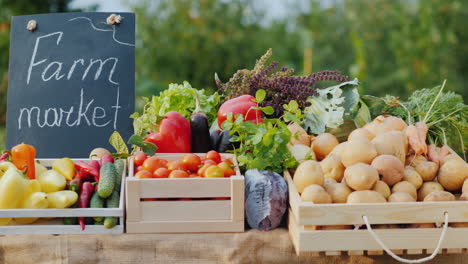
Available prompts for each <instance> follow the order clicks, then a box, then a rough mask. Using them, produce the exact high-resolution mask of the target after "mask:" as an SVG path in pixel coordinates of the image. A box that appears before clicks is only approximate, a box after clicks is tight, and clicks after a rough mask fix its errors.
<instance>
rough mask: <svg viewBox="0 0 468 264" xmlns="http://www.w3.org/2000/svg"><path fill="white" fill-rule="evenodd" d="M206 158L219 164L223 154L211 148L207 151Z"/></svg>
mask: <svg viewBox="0 0 468 264" xmlns="http://www.w3.org/2000/svg"><path fill="white" fill-rule="evenodd" d="M205 159H207V160H212V161H214V162H216V164H218V163H220V162H221V155H219V153H218V152H216V151H214V150H210V151H208V152H207V153H206V156H205Z"/></svg>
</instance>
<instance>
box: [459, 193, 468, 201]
mask: <svg viewBox="0 0 468 264" xmlns="http://www.w3.org/2000/svg"><path fill="white" fill-rule="evenodd" d="M458 200H460V201H468V192H464V193H462V194H461V195H460V197H458Z"/></svg>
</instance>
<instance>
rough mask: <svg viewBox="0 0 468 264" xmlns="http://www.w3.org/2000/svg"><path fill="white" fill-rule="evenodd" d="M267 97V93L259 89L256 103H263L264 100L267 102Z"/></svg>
mask: <svg viewBox="0 0 468 264" xmlns="http://www.w3.org/2000/svg"><path fill="white" fill-rule="evenodd" d="M265 97H266V92H265V90H263V89H259V90H258V91H257V92H256V93H255V101H256V102H257V103H261V102H263V100H265Z"/></svg>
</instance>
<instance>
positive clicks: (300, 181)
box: [293, 160, 323, 193]
mask: <svg viewBox="0 0 468 264" xmlns="http://www.w3.org/2000/svg"><path fill="white" fill-rule="evenodd" d="M293 181H294V184H295V185H296V188H297V191H298V192H299V193H302V191H303V190H304V189H305V188H306V187H307V186H309V185H312V184H318V185H323V173H322V167H320V164H319V163H318V162H317V161H315V160H307V161H304V162H302V163H301V164H299V166H298V167H297V169H296V172H295V173H294V178H293Z"/></svg>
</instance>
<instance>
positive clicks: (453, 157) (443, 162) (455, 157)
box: [440, 154, 464, 166]
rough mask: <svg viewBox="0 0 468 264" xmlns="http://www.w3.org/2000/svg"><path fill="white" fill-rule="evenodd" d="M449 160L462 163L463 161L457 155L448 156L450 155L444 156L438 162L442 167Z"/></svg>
mask: <svg viewBox="0 0 468 264" xmlns="http://www.w3.org/2000/svg"><path fill="white" fill-rule="evenodd" d="M449 160H461V161H463V162H464V160H463V159H462V158H461V157H460V156H458V155H455V154H450V155H447V156H445V157H444V158H443V159H442V160H441V161H440V166H442V165H444V164H445V163H446V162H447V161H449Z"/></svg>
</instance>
